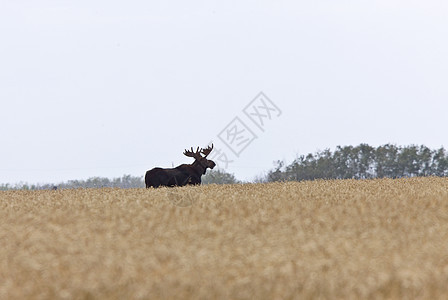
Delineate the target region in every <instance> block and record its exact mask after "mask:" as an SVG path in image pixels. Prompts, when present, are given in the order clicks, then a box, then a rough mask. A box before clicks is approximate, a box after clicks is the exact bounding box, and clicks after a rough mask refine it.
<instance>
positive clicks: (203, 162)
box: [184, 144, 216, 174]
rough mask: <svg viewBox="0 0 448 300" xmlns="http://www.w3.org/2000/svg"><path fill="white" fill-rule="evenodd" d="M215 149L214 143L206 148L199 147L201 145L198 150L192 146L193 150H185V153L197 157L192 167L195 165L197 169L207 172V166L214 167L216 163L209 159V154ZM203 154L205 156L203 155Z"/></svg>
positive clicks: (203, 172)
mask: <svg viewBox="0 0 448 300" xmlns="http://www.w3.org/2000/svg"><path fill="white" fill-rule="evenodd" d="M212 150H213V144H212V145H211V146H208V147H207V148H206V149H199V147H198V148H197V149H196V151H193V147H191V150H186V149H185V151H184V155H185V156H188V157H193V158H194V159H195V161H194V163H193V164H192V167H194V168H195V169H197V170H200V171H201V172H202V174H205V172H206V171H207V168H210V169H213V168H214V167H215V166H216V164H215V162H214V161H213V160H209V159H207V156H208V155H209V154H210V152H212ZM201 154H203V155H204V156H202V155H201Z"/></svg>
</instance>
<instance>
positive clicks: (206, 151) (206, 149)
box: [201, 144, 213, 157]
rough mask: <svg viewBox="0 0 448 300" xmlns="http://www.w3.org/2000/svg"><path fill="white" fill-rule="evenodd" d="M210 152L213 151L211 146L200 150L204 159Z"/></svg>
mask: <svg viewBox="0 0 448 300" xmlns="http://www.w3.org/2000/svg"><path fill="white" fill-rule="evenodd" d="M212 150H213V144H212V145H211V146H208V147H207V148H205V149H201V153H202V154H204V155H205V156H204V157H207V156H208V155H209V154H210V152H212Z"/></svg>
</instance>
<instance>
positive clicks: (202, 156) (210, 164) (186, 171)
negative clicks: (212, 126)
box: [145, 144, 216, 188]
mask: <svg viewBox="0 0 448 300" xmlns="http://www.w3.org/2000/svg"><path fill="white" fill-rule="evenodd" d="M212 150H213V144H212V145H211V146H208V147H207V148H205V149H202V148H199V147H198V148H197V149H196V151H194V150H193V147H191V150H185V151H184V155H185V156H188V157H192V158H194V162H193V163H192V164H182V165H180V166H177V167H175V168H169V169H162V168H153V169H151V170H149V171H147V172H146V175H145V183H146V188H149V187H159V186H169V187H173V186H184V185H187V184H192V185H196V184H201V182H202V181H201V176H202V175H204V174H205V173H206V171H207V169H213V168H214V167H215V166H216V164H215V162H214V161H212V160H209V159H207V156H208V155H209V154H210V152H212Z"/></svg>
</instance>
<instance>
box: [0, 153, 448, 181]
mask: <svg viewBox="0 0 448 300" xmlns="http://www.w3.org/2000/svg"><path fill="white" fill-rule="evenodd" d="M415 176H448V153H447V151H446V150H445V149H444V148H443V147H441V148H439V149H430V148H428V147H426V146H424V145H420V146H418V145H410V146H397V145H393V144H386V145H382V146H379V147H372V146H370V145H368V144H360V145H358V146H338V147H336V149H335V150H334V151H331V150H330V149H325V150H323V151H317V152H315V153H309V154H307V155H301V156H298V157H297V158H296V159H295V160H294V161H293V162H292V163H290V164H286V163H285V162H284V161H276V162H275V166H274V168H273V169H272V170H270V171H268V172H267V174H266V175H262V176H258V177H257V178H255V180H254V181H255V182H273V181H301V180H315V179H370V178H384V177H387V178H400V177H415ZM202 183H203V184H213V183H214V184H232V183H242V182H241V181H239V180H238V179H237V178H236V177H235V176H234V175H233V174H231V173H228V172H226V171H225V170H222V169H216V168H215V169H214V170H209V171H207V174H206V175H204V176H203V177H202ZM103 187H111V188H143V187H145V183H144V181H143V176H140V177H139V176H131V175H124V176H122V177H119V178H114V179H109V178H103V177H92V178H89V179H87V180H69V181H67V182H63V183H59V184H34V185H30V184H26V183H18V184H15V185H10V184H0V190H11V189H14V190H19V189H20V190H39V189H73V188H103Z"/></svg>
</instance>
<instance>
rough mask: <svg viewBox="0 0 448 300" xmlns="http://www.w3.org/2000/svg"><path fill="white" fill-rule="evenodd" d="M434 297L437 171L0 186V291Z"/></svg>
mask: <svg viewBox="0 0 448 300" xmlns="http://www.w3.org/2000/svg"><path fill="white" fill-rule="evenodd" d="M175 298H177V299H216V298H217V299H250V298H252V299H309V298H321V299H359V298H363V299H366V298H367V299H369V298H374V299H378V298H380V299H381V298H405V299H409V298H412V299H415V298H417V299H448V179H447V178H412V179H396V180H393V179H378V180H330V181H324V180H321V181H312V182H286V183H268V184H243V185H206V186H197V187H183V188H171V189H169V188H160V189H150V190H146V189H78V190H57V191H7V192H0V299H175Z"/></svg>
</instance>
